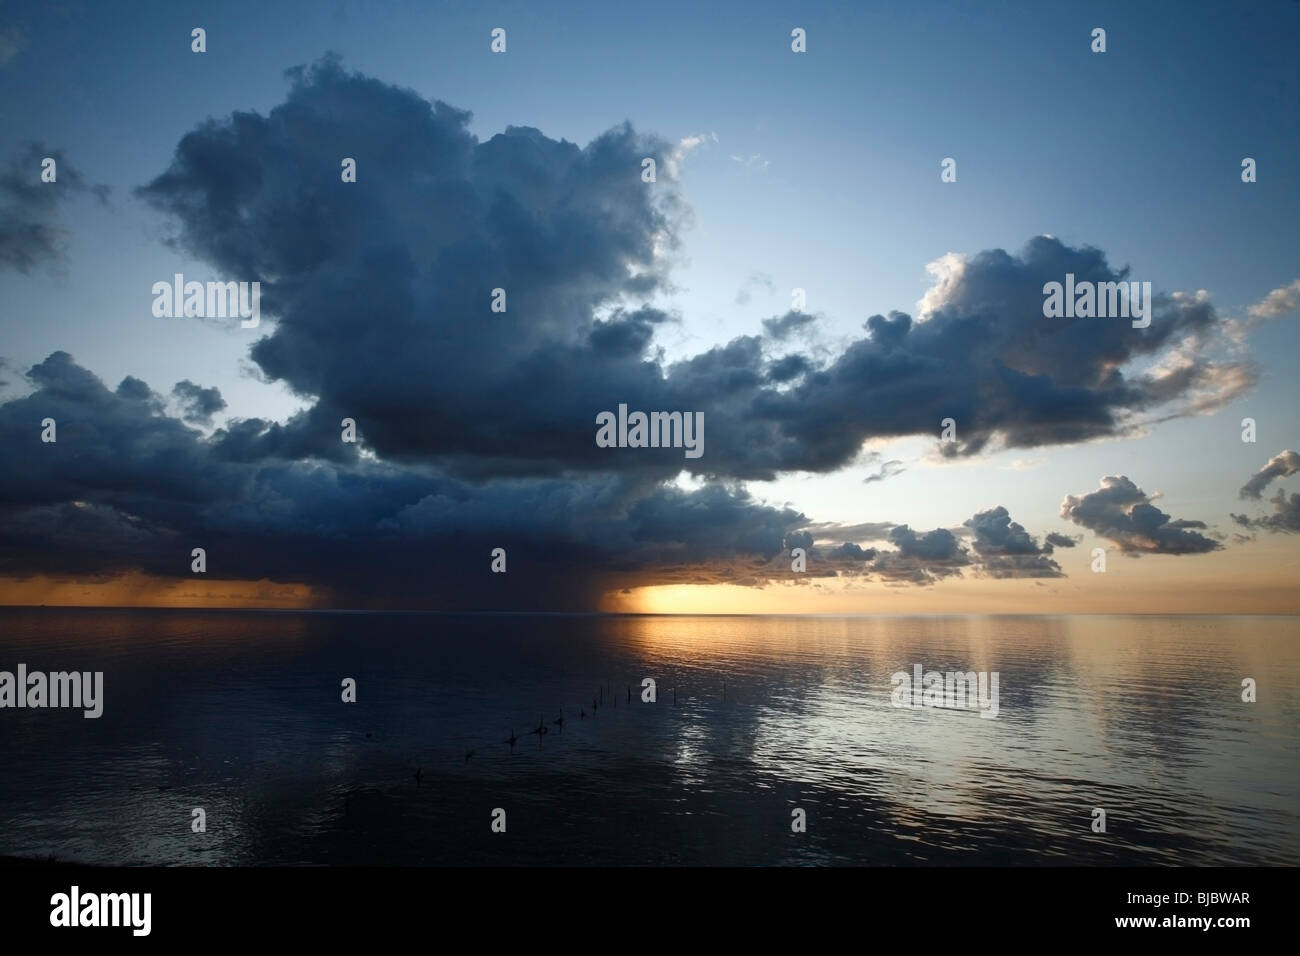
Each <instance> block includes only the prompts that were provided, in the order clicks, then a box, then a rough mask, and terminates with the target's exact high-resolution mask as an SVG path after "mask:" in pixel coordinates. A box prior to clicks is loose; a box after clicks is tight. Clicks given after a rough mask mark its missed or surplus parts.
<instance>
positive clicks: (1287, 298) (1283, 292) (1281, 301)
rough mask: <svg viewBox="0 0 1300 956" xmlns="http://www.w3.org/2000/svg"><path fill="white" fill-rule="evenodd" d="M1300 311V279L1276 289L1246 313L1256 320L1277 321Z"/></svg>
mask: <svg viewBox="0 0 1300 956" xmlns="http://www.w3.org/2000/svg"><path fill="white" fill-rule="evenodd" d="M1298 309H1300V279H1296V280H1295V281H1294V282H1292V283H1291V284H1290V285H1284V286H1281V287H1280V288H1277V289H1274V290H1273V291H1272V292H1270V293H1269V294H1268V295H1266V296H1264V298H1262V299H1260V300H1259V301H1258V302H1256V303H1255V304H1254V305H1252V306H1251V307H1250V308H1249V309H1247V310H1246V311H1247V312H1249V313H1250V315H1251V316H1252V317H1253V318H1256V319H1277V318H1281V317H1282V316H1284V315H1288V314H1289V313H1292V312H1295V311H1297V310H1298Z"/></svg>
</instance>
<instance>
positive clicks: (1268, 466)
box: [1239, 449, 1300, 501]
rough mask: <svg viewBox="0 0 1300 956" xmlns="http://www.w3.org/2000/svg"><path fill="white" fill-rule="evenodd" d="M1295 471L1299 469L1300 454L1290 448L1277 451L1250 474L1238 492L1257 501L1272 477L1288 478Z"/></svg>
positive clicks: (1243, 496)
mask: <svg viewBox="0 0 1300 956" xmlns="http://www.w3.org/2000/svg"><path fill="white" fill-rule="evenodd" d="M1297 471H1300V455H1297V454H1296V453H1295V452H1293V451H1291V450H1290V449H1287V450H1285V451H1282V452H1279V453H1278V454H1276V455H1274V456H1273V457H1272V458H1270V459H1269V460H1268V461H1267V462H1265V464H1264V467H1263V468H1261V469H1260V470H1259V471H1257V472H1255V473H1254V474H1253V475H1251V476H1250V479H1249V480H1248V481H1247V482H1246V483H1245V484H1244V485H1242V486H1241V491H1240V492H1239V494H1240V496H1241V497H1242V498H1253V499H1255V500H1256V501H1258V500H1259V498H1260V497H1261V495H1262V494H1263V491H1264V489H1265V488H1267V487H1268V486H1269V484H1270V483H1271V482H1272V481H1273V479H1274V478H1290V477H1291V476H1292V475H1294V474H1295V473H1296V472H1297Z"/></svg>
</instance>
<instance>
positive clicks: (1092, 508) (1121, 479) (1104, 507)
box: [1061, 475, 1223, 556]
mask: <svg viewBox="0 0 1300 956" xmlns="http://www.w3.org/2000/svg"><path fill="white" fill-rule="evenodd" d="M1156 497H1157V496H1153V495H1148V494H1147V493H1146V492H1144V491H1143V490H1142V489H1141V488H1139V487H1138V486H1137V485H1136V484H1134V483H1133V482H1132V481H1131V480H1130V479H1129V478H1127V477H1126V476H1124V475H1118V476H1116V475H1107V476H1106V477H1105V478H1102V479H1101V487H1100V488H1099V489H1097V490H1096V491H1093V492H1089V493H1088V494H1084V495H1080V496H1078V497H1076V496H1074V495H1066V496H1065V501H1063V502H1062V503H1061V517H1062V518H1066V519H1068V520H1070V521H1073V522H1074V523H1075V524H1077V525H1081V526H1082V527H1084V528H1087V529H1088V530H1089V531H1091V532H1093V533H1094V534H1096V535H1097V536H1099V537H1102V538H1105V539H1106V540H1108V541H1110V542H1111V543H1112V544H1114V545H1115V546H1116V547H1117V548H1119V549H1120V550H1121V551H1123V552H1124V553H1125V554H1131V555H1134V556H1137V555H1141V554H1205V553H1207V552H1209V551H1217V550H1219V549H1220V548H1222V547H1223V545H1221V544H1219V542H1217V541H1215V540H1213V539H1212V538H1209V537H1207V536H1206V535H1203V534H1200V533H1199V531H1198V530H1196V529H1202V530H1203V529H1204V528H1205V522H1204V521H1192V520H1187V519H1181V518H1179V519H1175V518H1173V517H1171V516H1170V515H1167V514H1165V513H1164V512H1163V511H1161V510H1160V509H1159V508H1157V507H1156V506H1155V505H1153V504H1152V503H1151V502H1152V501H1153V500H1155V498H1156Z"/></svg>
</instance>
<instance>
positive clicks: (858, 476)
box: [0, 0, 1300, 613]
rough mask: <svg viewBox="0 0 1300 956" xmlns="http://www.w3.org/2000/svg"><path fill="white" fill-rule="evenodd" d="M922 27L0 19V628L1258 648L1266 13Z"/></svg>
mask: <svg viewBox="0 0 1300 956" xmlns="http://www.w3.org/2000/svg"><path fill="white" fill-rule="evenodd" d="M917 6H918V5H909V4H862V5H846V4H797V5H781V4H763V3H745V4H718V5H708V7H707V9H703V8H699V6H698V5H695V4H672V3H668V4H657V5H655V6H654V7H653V9H645V8H636V7H628V8H624V7H623V6H621V5H610V4H575V3H562V4H550V5H546V6H545V7H541V6H539V5H536V4H525V3H516V4H511V3H507V4H491V3H446V4H436V3H381V2H367V3H361V4H352V3H331V2H324V3H319V4H292V3H283V4H252V3H223V4H220V5H216V4H212V5H204V4H186V3H174V2H173V3H131V4H77V3H64V4H49V5H42V6H40V7H39V8H36V7H32V6H30V5H26V4H3V5H0V116H2V117H3V123H0V362H2V363H3V364H0V437H2V438H3V441H0V456H3V458H4V460H3V461H0V512H2V513H3V519H4V520H3V522H0V602H4V603H15V604H33V603H35V604H39V603H50V604H56V603H89V604H116V603H124V604H172V605H216V606H226V605H233V606H256V607H284V606H314V607H379V608H382V607H426V608H431V609H474V610H540V609H548V610H551V609H563V610H608V611H645V612H657V613H673V612H725V613H1015V612H1027V613H1040V612H1056V611H1059V612H1099V613H1104V612H1132V611H1151V612H1186V613H1219V612H1222V613H1293V612H1296V611H1298V610H1300V590H1298V589H1297V587H1296V583H1297V578H1298V576H1300V547H1298V546H1297V542H1296V536H1295V532H1296V531H1297V530H1300V496H1298V495H1297V491H1300V488H1298V487H1297V485H1298V484H1300V480H1297V479H1296V478H1295V477H1294V475H1295V472H1296V471H1297V470H1300V457H1297V456H1296V453H1295V451H1294V450H1293V449H1297V448H1300V433H1298V431H1300V430H1298V428H1297V418H1296V415H1295V408H1296V406H1297V397H1298V396H1297V392H1298V389H1297V386H1296V384H1295V375H1294V369H1293V367H1294V356H1296V355H1297V354H1298V351H1297V347H1298V346H1300V333H1298V332H1297V305H1298V304H1300V284H1298V283H1300V261H1298V259H1297V255H1296V249H1297V243H1296V232H1297V228H1296V222H1297V218H1298V217H1297V213H1300V179H1298V177H1297V161H1296V157H1297V156H1298V155H1300V126H1298V123H1300V120H1298V117H1300V111H1297V110H1296V104H1297V102H1300V77H1298V76H1297V74H1296V71H1295V69H1294V65H1293V52H1294V49H1295V48H1296V41H1297V38H1298V33H1300V3H1293V2H1288V0H1271V2H1264V3H1259V4H1252V5H1249V6H1242V7H1237V6H1233V7H1228V6H1225V5H1220V4H1210V3H1202V4H1198V3H1192V4H1187V3H1178V4H1174V3H1149V4H1141V5H1132V4H1071V5H1069V6H1068V7H1066V6H1065V5H1055V4H1050V5H1048V4H1032V3H1024V4H1019V3H985V4H970V3H934V4H926V5H919V6H920V8H919V9H918V8H917ZM195 28H202V29H203V31H205V32H204V50H203V52H196V51H195V50H194V49H193V45H194V42H195V41H194V40H193V37H192V31H193V30H194V29H195ZM498 28H499V29H501V30H504V31H505V50H504V51H503V52H494V51H493V49H492V44H493V35H492V34H493V31H494V30H495V29H498ZM1097 28H1101V29H1104V30H1105V50H1104V52H1096V51H1094V49H1093V47H1094V46H1095V45H1096V41H1095V39H1094V36H1093V32H1094V30H1095V29H1097ZM796 29H799V30H802V31H803V36H804V46H805V49H804V51H803V52H795V51H794V50H793V49H792V44H794V40H792V31H794V30H796ZM345 157H347V158H352V159H354V160H355V161H356V171H357V172H356V177H355V182H345V181H343V180H344V177H343V176H342V175H341V172H340V169H341V164H342V160H343V159H344V158H345ZM1247 157H1249V158H1251V159H1253V160H1254V170H1255V177H1254V181H1253V182H1244V181H1243V172H1242V163H1243V160H1244V159H1245V158H1247ZM47 158H49V159H53V160H55V168H56V170H57V176H56V178H55V181H54V182H43V181H42V161H43V160H45V159H47ZM646 158H650V159H653V160H654V161H655V180H654V182H646V181H645V179H644V176H643V170H644V166H643V161H644V160H645V159H646ZM946 159H951V160H953V163H952V164H950V167H951V169H952V170H953V171H954V172H955V179H953V177H952V176H951V175H950V176H949V177H948V178H949V179H953V181H945V179H944V178H943V177H942V176H941V173H943V171H944V170H943V163H944V160H946ZM177 273H180V274H182V275H184V277H185V279H186V280H189V281H198V282H203V283H206V282H210V281H222V282H247V283H252V282H258V283H259V288H260V291H261V300H260V306H261V316H260V322H259V324H258V326H257V327H255V328H245V327H242V325H241V323H240V322H239V320H238V319H231V318H226V317H211V316H195V315H189V316H186V315H180V316H175V315H173V316H160V315H157V314H155V311H156V310H155V308H154V304H155V298H156V295H155V293H154V291H153V290H154V286H155V284H156V283H159V282H163V283H171V281H172V277H173V276H174V275H175V274H177ZM1067 274H1070V275H1073V276H1075V277H1076V278H1078V279H1080V280H1085V281H1092V282H1108V281H1121V280H1125V281H1133V282H1138V283H1150V289H1151V294H1152V296H1153V299H1152V303H1151V304H1152V310H1151V321H1150V325H1149V326H1148V327H1146V328H1133V327H1132V325H1131V324H1130V323H1129V322H1128V321H1127V320H1126V319H1124V318H1118V317H1107V318H1071V317H1049V316H1047V315H1045V313H1044V309H1043V301H1044V292H1043V289H1044V285H1045V284H1046V283H1050V282H1064V281H1065V279H1066V275H1067ZM494 289H503V290H504V291H505V301H506V305H505V311H504V312H500V311H493V310H492V307H491V305H492V301H493V291H492V290H494ZM796 290H801V292H802V297H801V298H802V301H801V302H800V301H797V299H796ZM620 404H622V405H626V406H627V407H628V409H630V410H632V411H636V410H641V411H644V412H646V413H649V412H652V411H663V412H674V411H679V412H682V413H684V414H687V415H688V416H689V415H699V416H702V420H703V422H704V432H703V435H704V441H703V453H702V454H701V455H700V456H699V457H698V458H692V457H689V456H687V455H686V454H684V453H683V449H681V448H636V447H619V448H606V447H601V445H600V443H599V441H598V437H597V416H598V415H599V414H600V413H601V412H605V411H611V412H613V411H616V410H617V409H618V407H619V405H620ZM47 418H49V419H53V420H54V422H55V423H56V424H55V428H56V440H55V441H52V442H51V441H43V440H42V435H43V433H44V432H45V430H46V429H45V427H44V426H43V424H42V423H43V422H44V421H45V420H46V419H47ZM345 418H350V419H351V420H353V421H354V422H355V432H356V438H357V440H356V442H347V441H344V440H343V437H342V432H343V430H342V427H341V423H342V421H343V419H345ZM947 418H951V419H952V420H953V424H954V428H953V429H951V430H950V431H949V434H948V435H947V436H945V435H944V429H943V425H942V422H943V420H944V419H947ZM1248 418H1249V419H1251V420H1252V421H1253V423H1254V426H1253V432H1254V433H1253V435H1250V436H1249V437H1250V438H1253V440H1243V433H1244V432H1245V431H1246V429H1244V428H1243V420H1245V419H1248ZM945 437H951V438H954V440H952V441H946V440H944V439H945ZM194 548H202V549H203V550H204V555H205V561H206V569H205V570H204V571H202V572H201V573H200V572H196V571H195V570H194V568H193V558H192V553H193V549H194ZM497 548H501V549H503V550H504V552H505V554H506V558H505V564H506V568H505V571H504V572H502V571H500V570H499V563H498V570H497V571H494V570H493V569H492V566H493V563H494V559H493V558H492V556H491V555H492V553H493V551H494V549H497ZM797 548H798V549H802V557H803V568H802V570H796V569H795V568H794V565H795V564H796V563H797V560H796V556H795V554H794V551H795V549H797ZM1096 549H1103V552H1104V559H1105V565H1104V567H1105V570H1104V571H1100V570H1097V566H1098V557H1097V550H1096Z"/></svg>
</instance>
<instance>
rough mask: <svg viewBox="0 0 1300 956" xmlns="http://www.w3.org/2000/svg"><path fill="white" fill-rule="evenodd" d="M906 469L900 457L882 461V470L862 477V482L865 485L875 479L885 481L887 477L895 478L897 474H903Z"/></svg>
mask: <svg viewBox="0 0 1300 956" xmlns="http://www.w3.org/2000/svg"><path fill="white" fill-rule="evenodd" d="M906 470H907V469H906V468H904V467H903V463H902V462H901V461H900V460H899V459H897V458H893V459H891V460H889V461H886V462H882V463H881V465H880V470H879V471H878V472H876V473H875V474H874V475H867V477H865V478H863V479H862V483H863V484H864V485H869V484H871V483H872V482H875V481H884V480H885V479H886V478H893V477H894V476H895V475H901V474H902V473H903V472H905V471H906Z"/></svg>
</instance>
